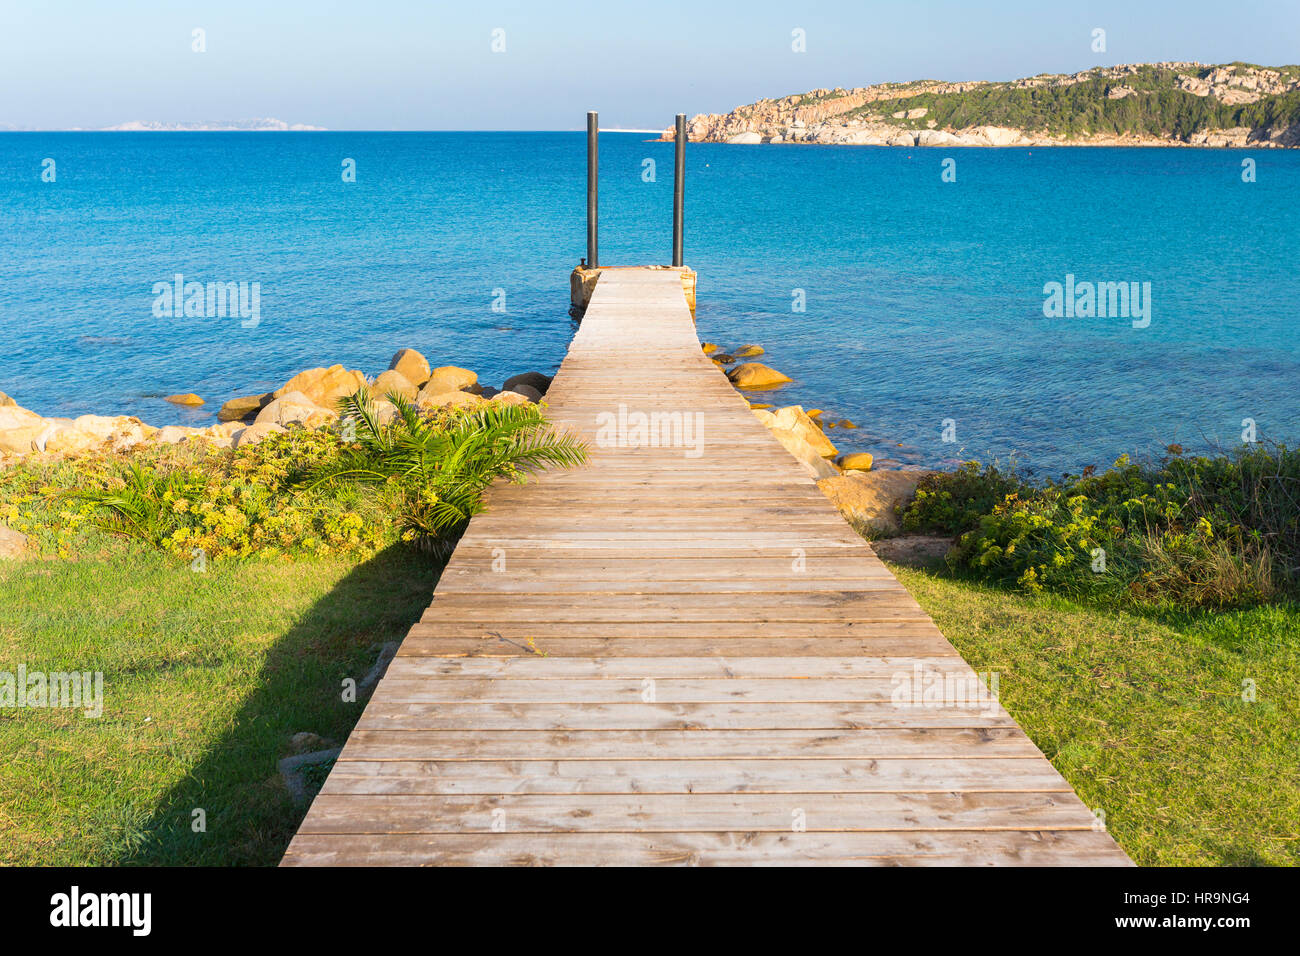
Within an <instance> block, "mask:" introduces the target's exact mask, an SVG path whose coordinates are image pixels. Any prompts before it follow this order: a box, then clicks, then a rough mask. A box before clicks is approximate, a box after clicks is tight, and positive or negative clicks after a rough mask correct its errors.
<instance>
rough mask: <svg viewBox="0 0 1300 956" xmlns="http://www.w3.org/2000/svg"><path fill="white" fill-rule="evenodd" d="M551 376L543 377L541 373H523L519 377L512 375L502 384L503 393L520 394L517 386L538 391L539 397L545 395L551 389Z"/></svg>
mask: <svg viewBox="0 0 1300 956" xmlns="http://www.w3.org/2000/svg"><path fill="white" fill-rule="evenodd" d="M551 381H552V379H551V376H549V375H543V374H542V373H541V372H522V373H520V374H519V375H511V376H510V377H509V378H508V379H506V380H505V381H504V382H502V383H501V391H503V392H518V391H519V389H518V388H516V387H515V386H516V385H527V386H528V387H529V388H534V389H536V390H537V394H538V395H545V394H546V390H547V389H548V388H550V387H551Z"/></svg>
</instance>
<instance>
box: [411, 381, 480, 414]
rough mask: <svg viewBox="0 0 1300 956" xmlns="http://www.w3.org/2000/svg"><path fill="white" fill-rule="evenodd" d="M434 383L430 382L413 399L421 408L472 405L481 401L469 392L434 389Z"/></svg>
mask: <svg viewBox="0 0 1300 956" xmlns="http://www.w3.org/2000/svg"><path fill="white" fill-rule="evenodd" d="M434 385H435V383H434V382H430V383H429V384H428V385H426V386H425V387H424V388H423V389H421V390H420V395H419V397H418V398H417V399H416V400H415V401H416V404H417V405H419V406H420V407H421V408H443V407H448V406H450V407H453V408H461V407H472V406H474V405H479V404H481V403H482V401H483V399H481V398H479V397H478V396H477V395H472V394H470V393H469V392H461V391H438V390H435V389H434V387H433V386H434Z"/></svg>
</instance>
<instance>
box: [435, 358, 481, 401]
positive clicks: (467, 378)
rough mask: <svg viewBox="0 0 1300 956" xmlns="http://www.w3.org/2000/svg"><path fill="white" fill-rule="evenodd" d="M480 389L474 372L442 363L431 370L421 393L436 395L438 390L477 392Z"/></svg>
mask: <svg viewBox="0 0 1300 956" xmlns="http://www.w3.org/2000/svg"><path fill="white" fill-rule="evenodd" d="M481 391H482V389H481V388H480V387H479V384H478V375H476V374H475V373H474V372H471V371H470V370H469V369H467V368H457V367H456V366H455V365H444V366H442V367H441V368H435V369H434V370H433V373H432V374H431V375H430V376H429V381H427V382H426V383H425V384H424V389H423V390H422V393H423V392H428V393H429V394H430V395H437V394H438V393H439V392H474V393H476V394H477V393H478V392H481Z"/></svg>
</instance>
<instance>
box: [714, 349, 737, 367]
mask: <svg viewBox="0 0 1300 956" xmlns="http://www.w3.org/2000/svg"><path fill="white" fill-rule="evenodd" d="M734 361H736V357H735V356H734V355H729V354H727V353H726V352H719V353H718V354H717V355H715V356H713V364H714V365H730V364H731V363H732V362H734Z"/></svg>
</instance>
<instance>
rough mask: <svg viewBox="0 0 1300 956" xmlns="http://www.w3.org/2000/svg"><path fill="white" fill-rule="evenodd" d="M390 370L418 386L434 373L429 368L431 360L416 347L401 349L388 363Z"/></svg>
mask: <svg viewBox="0 0 1300 956" xmlns="http://www.w3.org/2000/svg"><path fill="white" fill-rule="evenodd" d="M388 370H389V371H390V372H397V373H399V374H400V375H401V376H402V377H403V378H405V379H406V380H407V381H408V382H410V383H411V384H412V385H414V386H415V387H416V388H419V387H420V386H421V385H423V384H424V383H425V382H427V381H428V380H429V376H430V375H432V374H433V372H432V370H431V369H430V368H429V360H428V359H427V358H425V357H424V356H423V355H421V354H420V353H419V352H417V351H416V350H415V349H402V350H401V351H399V352H398V353H397V354H396V355H394V356H393V360H392V361H391V362H389V363H388Z"/></svg>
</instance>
